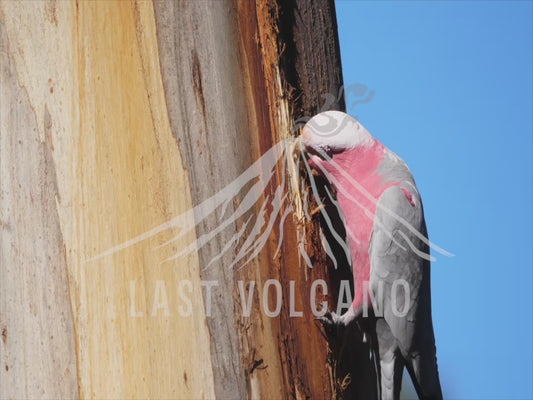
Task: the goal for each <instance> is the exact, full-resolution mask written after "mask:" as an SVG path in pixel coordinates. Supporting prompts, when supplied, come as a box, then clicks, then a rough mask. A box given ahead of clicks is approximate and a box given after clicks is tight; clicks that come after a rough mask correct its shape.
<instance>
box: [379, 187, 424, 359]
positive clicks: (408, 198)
mask: <svg viewBox="0 0 533 400" xmlns="http://www.w3.org/2000/svg"><path fill="white" fill-rule="evenodd" d="M413 187H414V186H413ZM426 236H427V233H426V225H425V221H424V211H423V208H422V202H421V200H420V197H419V195H418V192H417V191H416V190H414V189H412V188H411V189H410V187H409V186H405V187H400V186H392V187H390V188H388V189H386V190H385V192H384V193H383V194H382V195H381V197H380V198H379V200H378V204H377V210H376V217H375V221H374V228H373V231H372V238H371V240H370V248H369V254H370V263H371V278H370V282H371V283H370V287H371V290H372V292H373V294H374V299H375V301H379V296H380V294H379V293H380V286H381V287H382V294H383V303H382V306H383V310H382V311H383V317H384V319H385V321H386V322H387V323H388V325H389V326H390V329H391V331H392V334H393V335H394V336H395V337H396V339H397V340H398V341H399V344H400V347H401V349H402V352H410V351H411V346H412V341H413V336H414V333H415V323H416V322H417V321H418V322H420V321H419V320H420V319H425V318H427V317H428V315H427V314H428V312H429V321H430V322H431V307H430V305H429V304H426V302H429V298H430V293H429V265H430V263H429V247H428V245H427V243H426V242H425V241H424V239H423V238H426ZM426 292H427V293H426ZM421 299H423V300H424V301H422V302H421V301H420V300H421ZM377 304H378V305H380V303H379V302H378V303H377ZM428 306H429V307H428Z"/></svg>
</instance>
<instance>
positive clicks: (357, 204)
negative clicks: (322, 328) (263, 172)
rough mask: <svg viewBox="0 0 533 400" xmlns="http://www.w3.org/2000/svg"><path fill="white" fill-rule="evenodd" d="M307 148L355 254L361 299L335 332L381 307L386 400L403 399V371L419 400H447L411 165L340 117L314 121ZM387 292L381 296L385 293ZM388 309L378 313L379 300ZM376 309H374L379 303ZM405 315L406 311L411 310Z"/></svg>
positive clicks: (378, 319) (329, 318) (305, 137)
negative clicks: (331, 193)
mask: <svg viewBox="0 0 533 400" xmlns="http://www.w3.org/2000/svg"><path fill="white" fill-rule="evenodd" d="M301 142H302V143H303V145H304V146H305V150H306V153H307V154H308V156H309V157H308V159H309V164H310V165H311V167H313V168H314V169H315V170H316V171H317V172H318V173H320V174H322V175H323V176H325V177H326V179H327V180H328V181H329V183H330V184H331V186H332V187H333V188H334V189H335V191H336V195H337V201H338V205H339V207H340V209H341V211H342V214H343V216H344V221H345V225H346V226H345V228H346V232H347V239H348V244H349V247H350V254H351V262H352V271H353V283H354V288H355V295H354V298H353V303H352V305H351V307H350V309H349V310H348V311H347V312H346V313H345V314H343V315H342V316H339V315H336V314H335V313H333V312H329V311H328V312H327V313H326V316H325V317H324V318H323V320H324V322H325V323H327V324H330V326H332V325H333V326H337V327H342V326H347V325H349V324H351V323H354V322H357V321H361V319H363V318H365V315H367V313H366V309H365V308H366V307H367V306H368V308H371V307H372V306H371V304H374V303H375V302H377V303H375V304H376V305H377V306H378V307H377V308H378V311H379V312H377V313H376V312H372V310H373V309H372V308H371V310H370V312H369V314H368V315H369V316H368V317H367V318H374V322H375V323H374V324H361V326H366V327H367V328H365V329H369V328H368V326H372V327H373V328H372V329H375V331H374V332H367V333H368V334H369V335H370V334H373V337H375V338H377V340H376V342H377V343H375V345H374V346H375V355H376V359H377V360H379V362H378V363H376V364H377V366H378V368H377V369H378V376H379V379H380V387H381V398H382V399H398V398H399V396H400V389H401V380H402V374H403V369H404V367H406V368H407V370H408V372H409V374H410V376H411V379H412V381H413V384H414V387H415V389H416V391H417V394H418V396H419V397H420V398H423V399H441V398H442V392H441V386H440V381H439V373H438V368H437V359H436V348H435V338H434V332H433V322H432V316H431V293H430V255H429V244H430V242H429V241H428V239H427V233H426V224H425V220H424V211H423V207H422V200H421V198H420V194H419V192H418V189H417V187H416V184H415V181H414V179H413V176H412V174H411V171H410V170H409V168H408V166H407V165H406V163H405V162H404V161H403V160H402V159H401V158H400V157H398V156H397V155H396V154H395V153H393V152H392V151H391V150H389V149H388V148H386V147H385V146H384V145H383V144H382V143H380V142H379V141H378V140H377V139H375V138H374V137H373V136H372V135H371V134H370V133H369V132H368V131H367V130H366V129H365V128H364V127H363V126H362V125H361V124H360V123H359V122H358V121H357V120H355V119H354V118H352V117H351V116H349V115H347V114H345V113H343V112H339V111H326V112H323V113H320V114H318V115H316V116H314V117H313V118H312V119H310V120H309V121H308V122H307V124H306V125H305V127H304V128H303V131H302V135H301ZM380 292H381V293H380ZM380 296H381V298H382V304H381V307H382V309H381V310H379V306H380V304H379V300H380V299H379V298H380ZM373 302H374V303H373ZM406 307H407V309H406Z"/></svg>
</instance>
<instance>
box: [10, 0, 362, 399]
mask: <svg viewBox="0 0 533 400" xmlns="http://www.w3.org/2000/svg"><path fill="white" fill-rule="evenodd" d="M0 68H1V69H0V77H1V78H0V79H1V86H0V176H1V182H0V204H1V210H0V212H1V214H0V228H1V233H0V238H1V239H0V240H1V241H0V251H1V253H0V259H1V265H0V276H1V281H0V296H1V297H0V328H1V331H2V341H1V345H0V360H1V362H2V365H1V368H0V397H2V398H41V397H46V398H65V397H67V398H74V397H82V398H85V397H96V398H148V397H150V398H214V397H216V398H246V397H251V398H260V397H270V398H310V397H313V398H331V397H332V396H333V395H334V394H337V395H342V393H341V392H342V390H340V389H339V388H340V387H341V386H342V381H343V378H344V377H345V375H346V374H347V373H345V372H342V373H339V371H338V370H337V367H335V364H336V363H335V362H334V361H332V359H331V354H330V366H332V367H331V368H328V366H327V364H328V346H327V343H326V341H325V339H324V338H323V336H322V334H321V330H320V328H319V326H318V325H317V324H316V322H315V320H314V316H313V314H312V312H311V304H310V303H309V293H310V290H311V284H312V282H313V281H314V280H316V279H324V280H325V281H326V282H328V283H329V284H330V285H329V287H330V293H329V296H328V297H329V299H330V302H331V305H333V306H334V302H333V300H332V299H333V298H334V295H335V293H336V290H337V289H336V286H337V285H338V280H339V279H340V278H341V277H345V276H346V274H347V264H346V265H344V266H341V268H340V269H339V270H338V271H337V272H335V271H333V272H332V269H331V268H330V267H331V266H329V267H328V264H327V262H326V259H325V256H324V251H323V250H322V246H321V244H320V237H319V233H318V226H319V222H320V221H319V219H318V217H314V218H313V220H312V221H310V222H305V221H303V220H302V219H298V218H297V217H295V216H293V213H288V214H289V217H288V218H287V219H286V223H285V224H284V225H283V229H282V230H281V231H280V232H277V233H274V234H273V235H271V236H272V237H270V238H269V239H268V241H267V242H266V244H265V247H264V248H263V250H262V251H261V252H260V253H259V255H258V256H257V257H255V258H254V260H253V261H252V262H251V263H249V264H247V265H246V266H245V267H244V268H238V266H235V267H229V266H230V265H231V264H232V260H233V259H234V258H235V253H234V252H226V253H224V250H225V247H226V246H227V244H228V243H230V242H231V240H232V238H233V237H234V235H235V234H236V233H237V232H239V230H240V229H241V228H243V223H244V222H243V220H242V219H239V220H237V221H234V222H233V223H232V224H230V225H228V226H227V227H226V228H225V229H224V230H221V232H220V234H218V235H217V236H216V237H214V238H213V239H212V240H211V241H210V242H209V243H208V244H207V245H206V246H203V247H201V248H200V249H199V250H198V251H197V252H196V251H193V252H190V254H188V255H187V256H185V257H180V258H176V259H174V258H173V257H174V256H175V254H176V253H177V252H178V251H179V250H180V246H181V243H190V242H195V241H201V240H202V237H204V236H205V235H209V234H210V232H214V231H215V230H216V229H217V228H218V227H219V226H220V219H219V217H220V214H217V213H215V216H213V217H209V218H200V217H202V216H201V215H200V216H199V215H198V214H195V213H191V212H189V211H190V210H191V209H193V207H195V206H196V205H198V204H200V203H202V202H203V201H204V200H206V199H209V198H211V197H212V196H213V195H215V194H217V193H219V192H220V191H221V190H223V189H224V188H226V187H227V185H228V184H230V183H231V182H232V181H233V180H234V179H236V178H237V177H238V176H240V174H242V173H243V171H245V170H246V169H247V168H248V167H249V166H250V165H252V164H253V163H254V162H255V161H256V160H257V159H258V158H259V157H261V155H262V154H264V153H265V152H267V151H268V150H269V149H270V148H271V147H272V146H273V145H275V144H276V143H278V142H280V141H282V140H284V139H288V138H291V137H294V136H295V135H296V134H297V133H298V131H297V128H298V127H299V126H301V123H302V122H304V121H305V118H306V117H311V116H312V115H314V114H316V113H317V112H318V111H320V110H324V109H344V94H343V93H342V90H341V87H342V74H341V64H340V53H339V46H338V39H337V32H336V22H335V9H334V2H333V0H319V1H311V0H292V1H281V0H268V1H239V0H220V1H192V0H191V1H155V2H154V3H150V2H145V1H131V2H130V1H128V2H126V1H105V2H78V1H76V2H68V3H67V2H57V1H55V0H50V1H37V2H15V1H4V2H2V3H0ZM284 174H285V171H282V170H281V169H278V170H277V172H276V175H275V176H274V179H273V183H271V184H270V185H269V186H268V187H267V190H266V191H265V193H264V194H263V195H262V197H261V198H262V199H265V200H266V199H268V198H272V196H273V195H274V189H275V187H276V185H277V184H281V183H280V182H281V181H282V178H283V176H284ZM291 190H292V191H293V192H291V193H289V195H290V196H291V198H293V196H301V194H302V193H297V192H298V190H301V189H298V190H295V188H294V187H292V189H291ZM303 190H305V188H304V189H303ZM244 194H245V193H244V192H243V193H234V195H235V199H234V201H233V202H231V204H229V203H228V204H227V205H226V206H225V207H226V209H227V212H230V213H231V212H234V211H235V210H236V209H237V208H238V207H239V204H240V202H241V201H242V200H243V199H242V196H243V195H244ZM241 195H242V196H241ZM258 203H259V205H258V206H257V207H256V209H255V212H260V204H261V201H259V202H258ZM283 207H284V208H283V211H284V210H287V206H286V205H285V206H283ZM289 211H290V210H289ZM178 216H179V218H180V219H179V221H180V224H181V225H180V226H181V227H182V228H183V226H196V228H195V229H193V230H192V231H191V232H189V233H188V234H185V235H183V236H181V237H180V239H179V241H177V242H172V239H173V238H175V237H176V236H178V235H179V234H180V232H181V231H180V227H178V226H177V225H175V224H174V225H173V224H172V223H171V222H172V221H175V220H176V218H177V217H178ZM302 221H303V222H302ZM281 235H283V240H282V241H281V248H280V249H279V251H277V250H278V249H277V247H278V241H279V239H280V236H281ZM168 241H170V242H169V243H170V244H169V243H167V242H168ZM302 246H303V250H304V254H307V256H308V258H309V260H310V262H311V263H312V264H313V265H314V268H312V269H311V268H309V267H308V266H307V263H306V261H305V259H304V258H302V257H301V256H300V253H301V250H302ZM109 249H111V250H109ZM219 256H220V257H219ZM212 259H215V260H216V261H215V262H214V263H211V264H210V260H212ZM269 279H275V280H279V281H280V282H281V283H282V298H283V303H282V309H281V314H280V315H279V316H278V317H274V318H271V317H269V316H267V315H266V314H265V312H264V306H265V305H264V304H263V303H262V302H263V297H262V296H263V287H264V284H265V282H267V280H269ZM239 281H243V282H244V286H243V287H244V288H245V289H246V291H245V293H244V294H247V293H249V291H251V290H253V288H252V286H253V284H251V282H252V281H253V282H255V290H254V291H253V293H252V296H253V297H252V300H253V301H252V310H251V313H250V316H249V317H246V316H244V315H243V310H242V306H241V299H240V296H241V293H240V290H239V288H240V286H239V285H240V284H239ZM290 281H294V282H295V283H294V289H295V296H293V297H294V298H295V308H296V310H302V313H303V315H302V316H301V317H291V315H290V310H289V301H288V299H289V298H290V295H291V287H290ZM209 285H213V286H209ZM209 288H210V290H209ZM269 293H270V292H269ZM272 293H273V292H272ZM272 293H271V294H272ZM272 297H273V296H271V303H272V301H273V300H272ZM185 299H188V300H189V301H190V303H188V302H187V301H186V300H185ZM319 300H321V299H320V298H319V299H318V300H317V301H319ZM272 304H273V303H272ZM188 310H189V311H190V310H192V315H187V314H188ZM335 357H337V356H335ZM343 371H344V370H343ZM352 379H354V378H353V377H352ZM344 383H345V384H346V382H344ZM345 389H346V388H345ZM343 390H344V389H343ZM350 390H351V389H350ZM346 393H351V392H349V391H347V392H346Z"/></svg>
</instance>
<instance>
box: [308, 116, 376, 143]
mask: <svg viewBox="0 0 533 400" xmlns="http://www.w3.org/2000/svg"><path fill="white" fill-rule="evenodd" d="M301 139H302V142H303V144H304V146H305V148H306V149H307V150H311V151H313V150H315V151H322V152H326V153H340V152H343V151H345V150H350V149H355V148H357V147H361V146H372V145H373V144H374V138H373V137H372V135H371V134H370V133H368V131H367V130H366V129H365V128H364V127H363V126H362V125H361V124H360V123H359V122H357V121H356V120H355V119H354V118H353V117H351V116H350V115H348V114H346V113H344V112H341V111H324V112H322V113H320V114H317V115H315V116H314V117H313V118H311V119H310V120H309V121H308V122H307V123H306V124H305V126H304V128H303V132H302V136H301Z"/></svg>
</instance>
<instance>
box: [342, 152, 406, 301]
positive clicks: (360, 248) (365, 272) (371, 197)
mask: <svg viewBox="0 0 533 400" xmlns="http://www.w3.org/2000/svg"><path fill="white" fill-rule="evenodd" d="M352 152H359V153H358V154H353V153H352V154H350V153H349V152H346V153H345V154H342V155H339V156H338V157H336V158H337V159H336V160H335V161H336V162H337V163H338V165H339V166H341V167H342V168H343V169H344V170H345V172H346V173H347V174H341V175H340V176H339V178H338V182H337V185H335V186H336V189H337V199H338V201H339V205H340V207H341V210H342V212H343V214H344V218H345V221H346V227H347V235H348V240H349V244H350V250H351V253H352V266H353V274H354V287H355V296H354V306H355V307H356V308H357V307H359V306H360V305H361V304H362V302H363V282H364V281H369V279H370V257H369V245H370V238H371V236H372V231H373V228H374V221H375V216H376V208H377V201H378V199H379V197H380V196H381V194H382V193H383V192H384V191H385V190H386V189H387V188H389V187H391V186H393V185H395V184H397V183H396V182H390V181H386V180H385V179H384V177H383V176H382V175H380V173H379V167H380V165H381V163H382V161H383V159H384V157H385V148H384V147H383V145H381V144H380V143H379V142H377V143H376V144H375V145H374V146H373V147H372V148H370V149H367V150H366V151H360V150H359V149H355V150H352ZM346 175H348V176H346Z"/></svg>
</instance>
